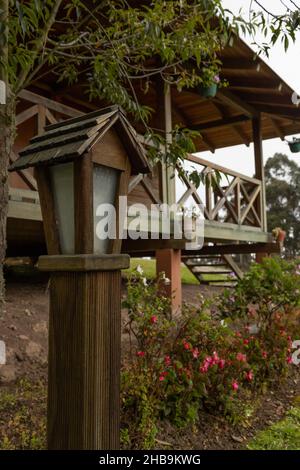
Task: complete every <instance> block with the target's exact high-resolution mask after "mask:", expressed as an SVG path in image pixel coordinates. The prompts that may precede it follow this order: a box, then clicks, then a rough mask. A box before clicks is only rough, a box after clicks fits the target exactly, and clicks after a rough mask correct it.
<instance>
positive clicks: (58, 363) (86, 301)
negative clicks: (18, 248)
mask: <svg viewBox="0 0 300 470" xmlns="http://www.w3.org/2000/svg"><path fill="white" fill-rule="evenodd" d="M128 266H129V256H128V255H99V256H98V255H70V256H63V255H62V256H41V257H40V258H39V269H40V270H41V271H48V272H51V284H50V323H49V382H48V383H49V385H48V430H47V437H48V448H49V449H51V450H57V449H59V450H62V449H66V450H69V449H71V450H75V449H79V450H107V449H119V445H120V444H119V436H120V377H119V375H120V350H121V312H120V310H121V269H125V268H127V267H128Z"/></svg>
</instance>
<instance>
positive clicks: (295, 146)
mask: <svg viewBox="0 0 300 470" xmlns="http://www.w3.org/2000/svg"><path fill="white" fill-rule="evenodd" d="M289 147H290V151H291V152H292V153H298V152H300V141H299V142H298V141H295V142H289Z"/></svg>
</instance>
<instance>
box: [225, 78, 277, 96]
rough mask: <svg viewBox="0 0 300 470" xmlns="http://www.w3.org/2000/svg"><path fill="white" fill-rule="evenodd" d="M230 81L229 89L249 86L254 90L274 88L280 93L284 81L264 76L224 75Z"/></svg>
mask: <svg viewBox="0 0 300 470" xmlns="http://www.w3.org/2000/svg"><path fill="white" fill-rule="evenodd" d="M222 78H224V79H225V80H226V79H227V80H228V82H229V89H231V88H240V89H244V88H249V89H253V90H256V89H258V90H274V91H275V92H278V93H280V92H281V91H282V89H283V86H284V85H283V83H282V82H279V81H275V80H266V78H265V77H262V78H254V77H253V78H252V77H231V78H230V77H229V76H228V75H227V76H224V77H222Z"/></svg>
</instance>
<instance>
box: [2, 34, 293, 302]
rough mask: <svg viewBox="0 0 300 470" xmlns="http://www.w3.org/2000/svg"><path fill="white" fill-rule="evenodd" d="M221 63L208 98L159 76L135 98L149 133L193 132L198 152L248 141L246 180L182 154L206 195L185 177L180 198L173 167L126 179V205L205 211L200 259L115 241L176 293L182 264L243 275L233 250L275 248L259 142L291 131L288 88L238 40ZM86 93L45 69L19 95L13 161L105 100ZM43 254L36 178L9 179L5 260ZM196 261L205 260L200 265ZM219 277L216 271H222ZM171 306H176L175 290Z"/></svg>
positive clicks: (176, 246) (145, 243) (144, 243)
mask: <svg viewBox="0 0 300 470" xmlns="http://www.w3.org/2000/svg"><path fill="white" fill-rule="evenodd" d="M220 59H221V61H222V63H223V68H222V79H225V80H227V81H228V87H224V88H221V89H219V91H218V93H217V95H216V97H215V98H213V99H206V98H204V97H203V96H201V95H200V94H199V92H198V91H197V90H196V89H195V90H190V89H189V90H183V91H182V92H178V90H177V89H176V88H175V87H171V88H169V89H168V90H167V91H166V92H165V91H164V86H163V85H162V82H161V81H160V80H157V79H155V80H153V81H152V83H151V85H150V88H149V92H148V93H147V94H146V95H145V94H144V92H143V91H142V87H141V86H140V85H141V84H140V83H138V84H137V85H136V88H135V92H136V94H137V96H138V98H139V100H140V101H141V102H142V103H143V104H145V105H148V106H151V107H152V108H153V109H155V113H154V114H153V116H152V120H151V122H150V125H151V126H152V127H154V128H156V129H159V130H160V131H163V132H166V133H167V135H169V133H170V131H171V129H172V128H173V127H174V126H175V125H177V124H178V125H182V126H185V127H188V128H191V129H195V130H198V131H199V132H200V133H201V137H199V138H197V141H196V142H195V144H196V148H197V151H198V152H202V151H207V150H209V151H211V152H215V150H216V149H220V148H225V147H230V146H235V145H240V144H244V145H246V146H249V145H250V143H252V142H253V143H254V162H255V177H254V178H249V177H247V176H245V175H242V174H239V173H237V172H235V171H232V170H228V169H226V168H224V167H221V166H219V165H215V164H213V163H211V162H208V161H206V160H203V159H202V158H200V157H198V156H197V157H196V156H194V155H187V160H188V161H190V162H191V163H192V164H193V165H195V166H196V167H198V168H199V171H201V172H204V173H205V175H207V178H206V180H205V188H204V193H205V196H204V197H203V196H202V195H201V194H202V193H201V188H200V190H199V189H196V188H195V187H193V185H192V184H191V183H190V182H189V181H188V180H187V179H184V178H183V182H182V183H183V184H184V185H185V186H186V191H185V192H184V193H183V194H182V195H181V196H180V198H179V200H178V198H177V197H176V188H175V178H173V174H174V171H176V169H171V168H166V167H164V166H163V165H162V167H161V168H158V167H156V168H153V171H152V174H151V175H150V176H149V175H147V176H145V175H137V176H134V177H132V180H131V181H130V186H129V188H130V195H129V202H143V203H144V204H146V205H150V204H151V203H160V202H167V203H169V204H171V203H175V202H177V203H179V204H181V205H182V206H184V204H185V203H186V202H187V201H188V199H189V198H193V199H194V201H195V202H196V203H202V204H203V206H204V217H205V231H204V236H205V242H206V243H208V242H212V243H214V246H213V247H212V248H211V250H210V251H211V252H210V253H206V252H205V249H206V250H207V248H204V251H203V253H202V254H201V252H197V253H186V252H183V253H182V258H181V253H180V250H181V249H183V248H184V246H183V244H180V242H179V241H178V240H170V241H166V240H136V241H134V243H133V242H132V241H130V240H128V241H126V242H124V243H123V251H124V252H129V253H130V254H131V255H133V256H140V255H150V256H153V255H155V254H156V256H157V260H158V269H163V270H165V271H166V272H167V275H168V274H169V277H170V275H171V281H172V282H171V285H170V291H172V290H176V291H177V292H179V291H180V286H179V274H178V273H179V269H180V263H181V259H183V261H185V262H186V264H187V265H189V267H190V269H191V270H192V271H193V272H194V274H195V275H196V276H197V277H198V278H199V279H202V274H203V273H204V272H205V273H206V271H207V269H204V268H207V266H210V263H209V262H207V257H208V255H209V254H210V255H214V256H215V255H216V254H219V255H220V257H221V259H222V262H221V264H220V266H221V267H223V271H226V272H227V271H228V269H229V270H230V271H235V272H236V274H237V275H238V276H241V275H242V273H241V272H240V270H239V268H238V266H237V265H236V264H235V262H234V261H233V259H232V257H231V255H232V254H234V253H242V252H250V250H252V251H251V252H252V253H257V252H262V253H266V252H272V251H277V250H278V247H277V245H275V244H274V243H272V237H271V235H270V234H269V233H268V230H267V217H266V204H265V183H264V167H263V152H262V142H263V140H265V139H271V138H276V137H279V138H280V139H282V140H284V139H285V137H286V136H288V135H292V134H297V133H299V132H300V110H299V109H298V108H297V107H296V106H295V105H294V104H293V102H292V94H293V92H294V91H293V90H292V89H291V88H290V87H289V86H288V85H287V84H286V83H285V82H284V81H283V80H282V79H281V78H280V77H279V76H278V75H277V74H276V73H275V72H274V71H273V70H272V69H271V68H270V67H269V66H268V65H267V64H266V63H265V62H264V61H263V60H262V59H261V58H260V57H257V56H256V55H255V54H254V52H253V51H252V49H251V48H250V47H249V46H247V45H246V44H245V43H244V42H243V41H242V40H241V39H239V38H237V37H236V38H235V39H234V41H232V42H231V44H230V45H228V46H227V47H226V48H225V49H224V50H223V51H222V53H221V56H220ZM84 90H85V84H84V83H78V84H75V85H74V86H72V87H65V86H64V85H63V84H62V83H57V79H56V77H55V76H54V75H53V76H52V75H51V73H49V74H48V75H47V76H46V78H45V79H44V81H43V82H39V81H36V82H35V83H33V84H32V86H31V87H30V89H27V90H24V91H22V92H21V93H20V96H19V99H20V100H19V104H18V110H17V124H18V137H17V140H16V143H15V148H14V153H13V154H12V156H11V160H12V161H14V160H15V159H16V158H17V154H18V152H19V151H20V150H21V149H22V148H24V146H25V145H27V144H28V141H29V139H30V138H32V137H33V136H34V135H36V134H38V133H41V132H42V131H43V129H44V126H45V125H46V124H54V123H56V122H58V121H60V120H62V119H66V118H68V117H76V116H80V115H81V114H82V113H85V112H89V111H92V110H96V109H99V108H101V107H104V106H106V105H110V104H111V103H106V102H103V101H101V100H94V101H93V102H89V101H88V100H85V99H84V98H83V97H84V96H85V95H84ZM135 127H136V129H137V131H138V133H140V135H141V136H140V140H141V142H143V137H142V134H143V131H144V129H143V126H142V125H141V124H138V125H137V126H135ZM150 144H151V143H150ZM148 145H149V143H148ZM233 158H238V156H234V150H233ZM216 170H217V171H218V172H220V173H221V174H222V175H225V176H226V181H227V183H226V184H225V185H224V183H222V182H221V183H218V182H217V181H214V172H215V171H216ZM249 244H251V248H249ZM229 247H230V248H229ZM243 250H244V251H243ZM208 251H209V250H208ZM44 252H45V243H44V236H43V226H42V217H41V212H40V208H39V201H38V194H37V192H36V182H35V179H34V177H33V174H32V172H31V171H30V170H29V169H26V170H22V171H19V172H16V173H14V174H12V175H11V176H10V203H9V214H8V256H37V255H39V254H42V253H44ZM204 256H205V264H204V262H203V263H202V264H201V257H204ZM197 260H198V261H197ZM197 263H198V264H197ZM225 265H226V266H225ZM220 269H221V268H220ZM219 271H220V270H219ZM223 271H222V269H221V271H220V272H223ZM174 272H177V276H176V275H175V276H174ZM172 273H173V274H172ZM173 281H174V282H173ZM175 304H176V305H179V304H180V292H179V294H178V296H177V297H176V299H175Z"/></svg>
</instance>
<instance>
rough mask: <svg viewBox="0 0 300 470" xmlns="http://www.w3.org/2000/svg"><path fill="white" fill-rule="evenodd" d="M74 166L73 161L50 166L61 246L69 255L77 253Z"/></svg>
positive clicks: (62, 250)
mask: <svg viewBox="0 0 300 470" xmlns="http://www.w3.org/2000/svg"><path fill="white" fill-rule="evenodd" d="M73 168H74V165H73V162H71V163H64V164H60V165H54V166H51V167H50V175H51V183H52V192H53V198H54V207H55V215H56V219H57V224H58V232H59V239H60V248H61V253H62V254H67V255H69V254H74V253H75V228H74V226H75V224H74V170H73Z"/></svg>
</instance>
